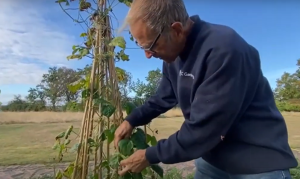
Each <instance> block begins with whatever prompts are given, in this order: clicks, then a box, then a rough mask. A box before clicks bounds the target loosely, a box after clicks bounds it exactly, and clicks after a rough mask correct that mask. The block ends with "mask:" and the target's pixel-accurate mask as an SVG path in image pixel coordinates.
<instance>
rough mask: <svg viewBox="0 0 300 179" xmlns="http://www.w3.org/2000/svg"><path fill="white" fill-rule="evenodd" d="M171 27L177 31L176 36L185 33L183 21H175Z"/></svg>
mask: <svg viewBox="0 0 300 179" xmlns="http://www.w3.org/2000/svg"><path fill="white" fill-rule="evenodd" d="M171 29H172V31H173V32H175V35H176V36H180V35H182V34H183V33H184V29H183V25H182V23H181V22H174V23H173V24H172V25H171Z"/></svg>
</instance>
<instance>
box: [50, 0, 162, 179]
mask: <svg viewBox="0 0 300 179" xmlns="http://www.w3.org/2000/svg"><path fill="white" fill-rule="evenodd" d="M75 2H76V3H75ZM131 2H132V0H118V1H116V0H112V1H109V0H98V1H97V2H96V1H95V0H90V1H88V0H57V1H56V3H57V4H58V5H59V6H60V7H61V8H62V10H63V12H65V13H66V14H67V15H68V16H69V17H70V18H71V19H72V20H73V21H74V22H75V23H77V24H79V25H80V26H81V27H82V28H83V29H84V32H82V33H81V34H80V37H81V38H83V39H84V42H83V43H82V44H80V45H74V46H73V47H72V50H73V51H72V54H70V55H69V56H67V59H68V60H73V59H78V60H81V59H86V58H90V59H92V61H93V62H92V64H91V66H89V67H88V68H87V71H86V73H84V74H83V75H82V78H81V79H80V80H78V81H76V82H75V83H72V84H69V90H70V91H73V92H77V91H80V92H81V98H82V101H83V102H84V103H85V111H84V114H83V120H82V124H81V129H80V132H79V133H78V132H75V130H74V127H73V125H71V126H70V127H69V128H68V129H67V130H66V131H63V132H61V133H60V134H59V135H57V136H56V137H55V145H54V146H53V149H54V150H57V152H58V153H57V157H56V159H57V161H58V162H62V161H63V156H64V155H65V154H66V153H68V152H75V153H76V158H75V161H74V162H71V163H70V164H69V166H68V167H67V168H66V169H65V170H58V171H57V172H56V179H62V178H69V179H85V178H87V177H88V175H91V176H92V178H93V179H102V178H106V179H115V178H123V179H143V178H151V179H154V178H157V177H161V178H162V177H163V169H162V168H161V167H160V166H159V165H151V166H150V167H147V168H146V169H145V170H143V171H142V172H141V173H130V172H129V173H126V175H125V176H122V177H120V176H118V168H119V162H120V161H121V160H123V159H125V158H127V157H129V156H130V155H131V154H133V153H134V151H136V150H139V149H146V148H147V147H149V146H153V145H156V143H157V140H156V138H155V134H154V132H153V131H152V130H151V128H150V127H149V126H144V130H142V129H140V128H136V129H134V132H133V134H132V136H131V137H130V138H129V139H124V140H121V141H120V142H119V144H118V147H119V150H115V151H113V153H111V151H112V149H111V147H110V146H111V143H112V141H113V140H114V133H115V130H116V129H117V127H118V126H119V125H120V124H121V123H122V121H123V120H124V119H123V108H122V107H121V97H120V92H119V89H118V82H119V81H122V80H126V75H125V71H124V70H123V69H121V68H118V67H115V63H116V62H118V61H129V59H130V58H129V55H127V54H126V53H125V50H126V41H125V39H124V38H123V37H121V36H117V37H114V33H113V28H112V23H111V16H114V14H113V9H114V7H115V6H116V5H117V4H118V3H123V4H125V5H126V6H130V4H131ZM74 10H75V11H76V14H77V16H78V18H73V16H72V15H74ZM70 11H72V12H71V13H70ZM130 39H131V40H132V37H131V38H130ZM117 49H118V50H117ZM135 107H136V106H135V105H134V104H133V103H130V102H127V104H126V105H125V111H126V114H127V115H129V114H130V113H131V112H132V110H134V109H135ZM147 129H148V130H147ZM147 131H148V133H147ZM149 131H150V133H151V135H150V134H149ZM71 135H75V137H76V138H79V140H78V141H76V143H75V144H74V145H71V143H72V141H71V139H70V136H71ZM73 143H74V142H73ZM92 159H94V160H93V168H92V169H91V167H90V166H91V165H90V162H91V161H92Z"/></svg>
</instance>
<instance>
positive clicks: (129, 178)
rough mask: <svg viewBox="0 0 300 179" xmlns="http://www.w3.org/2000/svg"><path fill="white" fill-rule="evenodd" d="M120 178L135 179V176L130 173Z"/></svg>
mask: <svg viewBox="0 0 300 179" xmlns="http://www.w3.org/2000/svg"><path fill="white" fill-rule="evenodd" d="M120 178H121V179H133V176H132V174H130V173H126V174H125V175H123V176H121V177H120Z"/></svg>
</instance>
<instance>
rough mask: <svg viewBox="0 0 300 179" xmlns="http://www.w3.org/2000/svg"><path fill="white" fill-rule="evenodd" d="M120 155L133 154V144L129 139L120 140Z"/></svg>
mask: <svg viewBox="0 0 300 179" xmlns="http://www.w3.org/2000/svg"><path fill="white" fill-rule="evenodd" d="M118 146H119V149H120V153H121V154H123V155H125V156H129V155H131V154H132V153H133V143H132V141H130V140H129V139H123V140H120V142H119V144H118Z"/></svg>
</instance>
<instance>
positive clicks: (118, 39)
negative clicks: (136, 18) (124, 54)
mask: <svg viewBox="0 0 300 179" xmlns="http://www.w3.org/2000/svg"><path fill="white" fill-rule="evenodd" d="M109 46H118V47H120V48H122V49H125V48H126V41H125V40H124V38H123V37H121V36H119V37H115V38H113V39H112V40H111V42H110V43H109Z"/></svg>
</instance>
